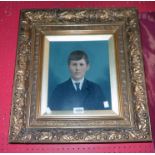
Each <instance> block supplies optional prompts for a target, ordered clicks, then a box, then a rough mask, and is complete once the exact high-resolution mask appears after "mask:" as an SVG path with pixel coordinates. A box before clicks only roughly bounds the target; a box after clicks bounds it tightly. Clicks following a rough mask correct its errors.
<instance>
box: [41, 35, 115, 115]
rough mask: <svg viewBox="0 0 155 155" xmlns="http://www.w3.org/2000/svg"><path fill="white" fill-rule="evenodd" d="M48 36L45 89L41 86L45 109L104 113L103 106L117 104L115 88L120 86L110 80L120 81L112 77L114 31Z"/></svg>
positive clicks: (54, 111)
mask: <svg viewBox="0 0 155 155" xmlns="http://www.w3.org/2000/svg"><path fill="white" fill-rule="evenodd" d="M47 38H48V39H47V40H48V46H47V48H46V47H45V50H46V49H47V50H46V51H44V53H46V54H45V56H44V57H45V58H44V61H45V62H43V64H44V63H46V65H43V66H44V67H45V66H46V68H45V73H43V81H42V83H43V84H44V85H43V87H44V88H45V89H46V90H45V89H44V88H43V89H42V92H43V94H44V95H42V96H43V97H42V98H43V102H42V103H43V105H42V109H43V110H42V111H43V113H46V114H55V113H56V114H58V113H59V112H60V113H61V114H62V113H66V112H71V113H72V114H84V113H87V112H95V113H96V112H100V113H101V114H102V113H103V110H104V111H108V110H112V108H113V106H114V107H116V105H112V96H114V92H112V91H114V89H117V88H116V87H114V89H112V88H111V84H112V85H113V83H114V82H113V81H115V84H114V85H116V82H117V81H116V79H114V78H113V77H110V74H111V73H110V72H112V68H115V62H114V61H113V60H112V58H110V57H109V56H110V55H113V56H112V57H114V54H113V52H114V51H113V50H114V49H113V50H111V49H112V46H111V44H112V43H111V42H113V41H109V38H113V37H112V35H81V36H78V35H69V36H48V37H47ZM45 40H46V39H45ZM113 44H114V43H113ZM113 46H114V45H113ZM110 52H111V54H110ZM47 53H48V54H47ZM46 55H47V56H46ZM46 57H47V58H46ZM113 59H114V58H113ZM112 65H113V66H112ZM47 68H48V70H47ZM43 70H44V69H43ZM112 76H113V75H112ZM112 78H113V79H112ZM77 85H78V86H77ZM114 85H113V86H114ZM45 86H47V87H45ZM44 90H45V91H44ZM116 91H117V90H116ZM115 96H116V95H115ZM45 101H46V103H45ZM115 104H117V102H116V103H115Z"/></svg>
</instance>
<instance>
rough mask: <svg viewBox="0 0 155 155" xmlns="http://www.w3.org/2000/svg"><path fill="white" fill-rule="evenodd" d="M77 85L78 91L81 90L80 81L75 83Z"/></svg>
mask: <svg viewBox="0 0 155 155" xmlns="http://www.w3.org/2000/svg"><path fill="white" fill-rule="evenodd" d="M75 85H76V91H77V92H80V83H75Z"/></svg>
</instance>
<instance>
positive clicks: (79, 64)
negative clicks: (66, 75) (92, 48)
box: [69, 59, 89, 81]
mask: <svg viewBox="0 0 155 155" xmlns="http://www.w3.org/2000/svg"><path fill="white" fill-rule="evenodd" d="M88 69H89V65H88V64H87V63H86V61H85V59H80V60H71V61H70V64H69V71H70V73H71V77H72V78H73V79H74V80H75V81H79V80H81V79H82V78H83V77H84V76H85V73H86V71H87V70H88Z"/></svg>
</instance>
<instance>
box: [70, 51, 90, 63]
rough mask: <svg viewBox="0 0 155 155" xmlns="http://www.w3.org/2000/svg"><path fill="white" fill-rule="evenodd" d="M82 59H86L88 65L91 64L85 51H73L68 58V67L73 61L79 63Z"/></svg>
mask: <svg viewBox="0 0 155 155" xmlns="http://www.w3.org/2000/svg"><path fill="white" fill-rule="evenodd" d="M81 59H84V60H85V61H86V63H87V64H89V59H88V55H87V54H86V53H85V52H84V51H81V50H76V51H73V52H71V53H70V55H69V57H68V65H69V64H70V62H71V61H72V60H75V61H78V60H81Z"/></svg>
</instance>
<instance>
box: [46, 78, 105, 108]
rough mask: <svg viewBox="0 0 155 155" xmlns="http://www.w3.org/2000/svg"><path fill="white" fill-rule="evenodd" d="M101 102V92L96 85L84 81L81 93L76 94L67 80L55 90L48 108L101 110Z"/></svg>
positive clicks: (102, 99)
mask: <svg viewBox="0 0 155 155" xmlns="http://www.w3.org/2000/svg"><path fill="white" fill-rule="evenodd" d="M103 101H104V97H103V93H102V90H101V88H100V87H99V86H98V85H97V84H95V83H93V82H91V81H88V80H86V79H85V80H84V83H83V86H82V89H81V91H80V92H79V93H77V92H76V90H75V89H74V86H73V84H72V81H71V79H69V80H68V81H66V82H64V83H62V84H59V85H58V86H57V87H56V88H55V90H54V91H53V93H52V95H51V99H50V101H49V102H48V103H49V105H48V106H49V108H50V109H51V110H73V108H74V107H84V110H102V109H104V107H103V104H102V103H103Z"/></svg>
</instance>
